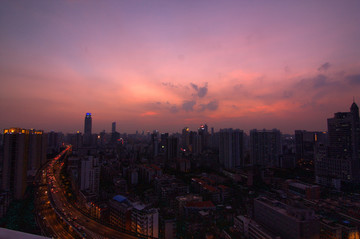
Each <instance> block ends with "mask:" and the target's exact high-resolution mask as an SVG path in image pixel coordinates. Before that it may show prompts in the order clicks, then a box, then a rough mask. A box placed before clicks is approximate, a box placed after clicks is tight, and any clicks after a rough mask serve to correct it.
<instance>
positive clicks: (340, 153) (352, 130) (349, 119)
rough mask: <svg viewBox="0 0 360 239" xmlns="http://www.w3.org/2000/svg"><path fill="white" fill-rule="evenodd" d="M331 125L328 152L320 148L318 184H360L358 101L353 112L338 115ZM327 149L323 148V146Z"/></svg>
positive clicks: (353, 106)
mask: <svg viewBox="0 0 360 239" xmlns="http://www.w3.org/2000/svg"><path fill="white" fill-rule="evenodd" d="M327 123H328V146H327V147H326V152H324V150H321V147H320V146H319V150H318V155H317V157H316V161H315V173H316V181H317V183H319V184H323V185H328V186H335V184H336V185H338V182H339V180H340V181H341V182H349V183H351V182H360V162H359V161H360V158H359V156H360V144H359V143H360V123H359V108H358V106H357V105H356V104H355V102H354V103H353V104H352V105H351V107H350V112H338V113H335V114H334V117H333V118H329V119H328V120H327ZM322 148H323V149H324V147H322Z"/></svg>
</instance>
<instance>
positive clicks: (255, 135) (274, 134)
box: [250, 129, 282, 168]
mask: <svg viewBox="0 0 360 239" xmlns="http://www.w3.org/2000/svg"><path fill="white" fill-rule="evenodd" d="M281 152H282V150H281V133H280V131H279V130H278V129H273V130H265V129H264V130H262V131H258V130H256V129H253V130H251V131H250V157H251V161H252V164H253V165H259V166H262V167H265V168H267V167H279V163H280V161H279V159H280V155H281Z"/></svg>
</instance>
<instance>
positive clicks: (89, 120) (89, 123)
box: [84, 113, 92, 135]
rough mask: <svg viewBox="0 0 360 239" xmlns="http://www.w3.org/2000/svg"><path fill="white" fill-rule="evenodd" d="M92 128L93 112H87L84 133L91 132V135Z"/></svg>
mask: <svg viewBox="0 0 360 239" xmlns="http://www.w3.org/2000/svg"><path fill="white" fill-rule="evenodd" d="M91 128H92V118H91V113H86V115H85V124H84V134H90V135H91Z"/></svg>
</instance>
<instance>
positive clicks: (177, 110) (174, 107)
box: [170, 105, 179, 113]
mask: <svg viewBox="0 0 360 239" xmlns="http://www.w3.org/2000/svg"><path fill="white" fill-rule="evenodd" d="M170 112H171V113H177V112H179V109H178V107H177V106H176V105H173V106H171V107H170Z"/></svg>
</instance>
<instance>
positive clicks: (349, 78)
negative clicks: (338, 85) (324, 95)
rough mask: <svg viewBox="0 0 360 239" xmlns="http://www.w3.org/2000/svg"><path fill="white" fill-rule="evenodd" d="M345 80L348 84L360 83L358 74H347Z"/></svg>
mask: <svg viewBox="0 0 360 239" xmlns="http://www.w3.org/2000/svg"><path fill="white" fill-rule="evenodd" d="M346 80H347V81H348V82H349V83H350V84H360V75H349V76H347V77H346Z"/></svg>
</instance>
